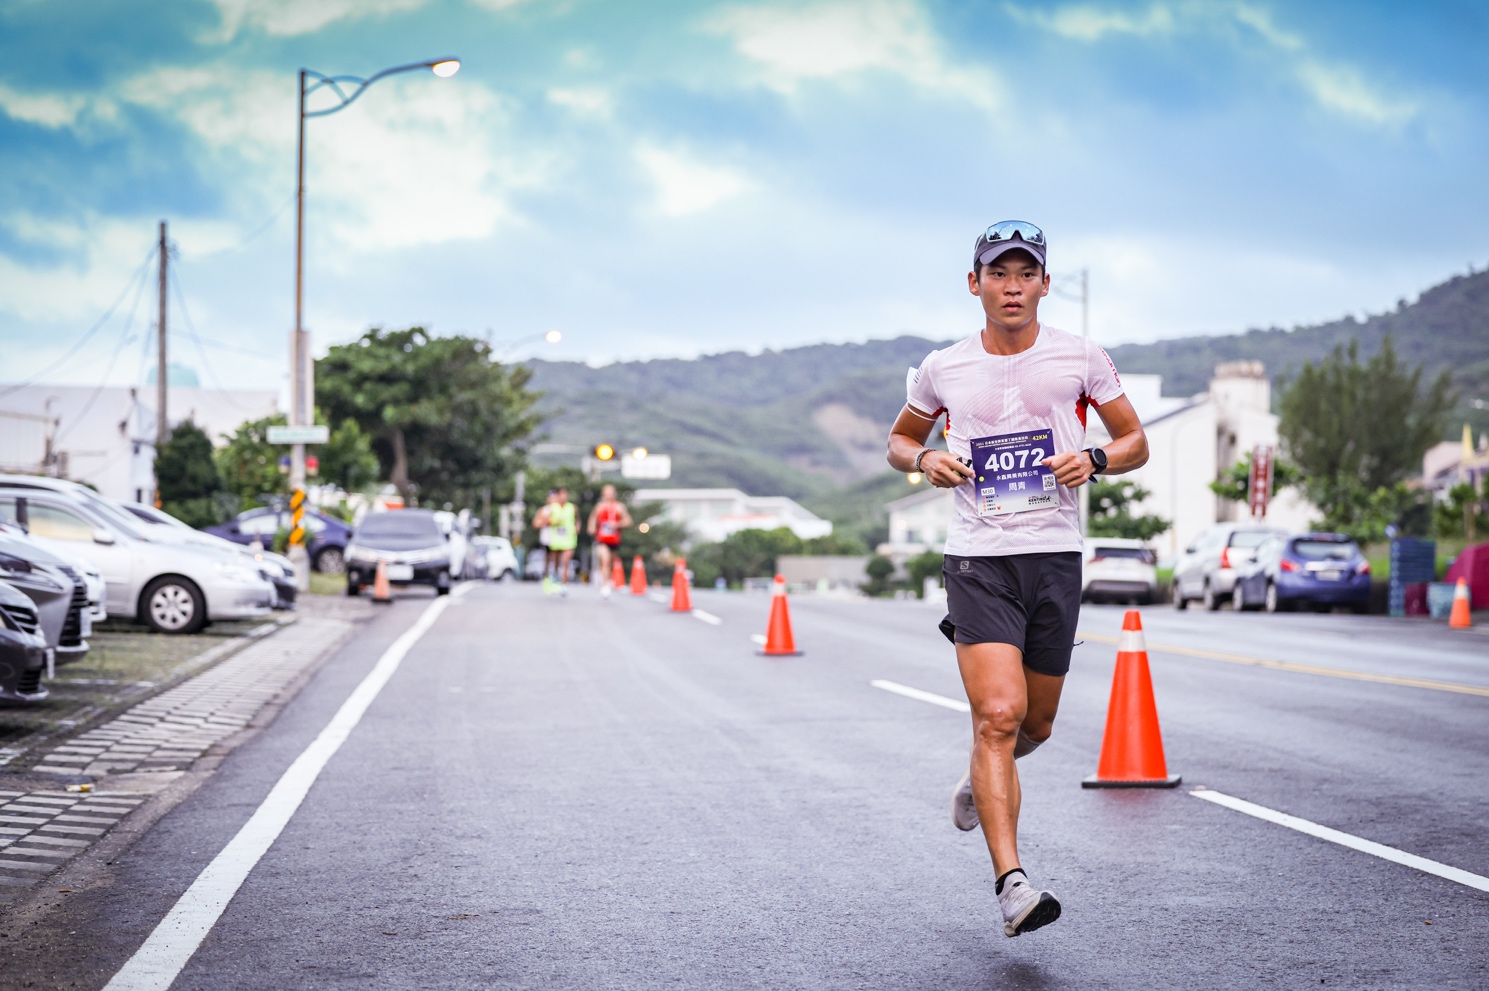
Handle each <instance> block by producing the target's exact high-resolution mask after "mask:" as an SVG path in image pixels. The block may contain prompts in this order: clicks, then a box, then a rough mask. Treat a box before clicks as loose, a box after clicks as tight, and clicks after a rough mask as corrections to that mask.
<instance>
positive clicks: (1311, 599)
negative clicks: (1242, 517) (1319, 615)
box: [1231, 533, 1370, 612]
mask: <svg viewBox="0 0 1489 991" xmlns="http://www.w3.org/2000/svg"><path fill="white" fill-rule="evenodd" d="M1231 601H1232V603H1233V604H1234V605H1235V607H1236V611H1237V612H1239V611H1241V610H1242V609H1266V611H1267V612H1283V611H1286V610H1290V609H1293V608H1294V607H1296V606H1299V605H1312V606H1322V607H1325V608H1327V607H1330V606H1349V607H1350V608H1351V609H1353V610H1355V611H1356V612H1365V611H1366V610H1367V609H1369V608H1370V562H1369V561H1366V560H1365V555H1364V554H1362V553H1360V548H1359V545H1358V544H1356V543H1355V542H1354V540H1352V539H1351V538H1350V537H1349V536H1347V535H1346V534H1342V533H1305V534H1302V535H1301V536H1297V537H1288V536H1277V537H1271V538H1269V539H1268V540H1267V541H1266V543H1264V544H1262V545H1261V547H1259V548H1257V551H1256V560H1255V561H1253V562H1252V563H1251V565H1249V566H1248V567H1247V568H1245V569H1244V570H1243V571H1242V572H1241V574H1240V575H1239V577H1238V578H1237V579H1236V590H1235V592H1234V594H1233V595H1232V598H1231Z"/></svg>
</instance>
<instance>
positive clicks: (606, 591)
mask: <svg viewBox="0 0 1489 991" xmlns="http://www.w3.org/2000/svg"><path fill="white" fill-rule="evenodd" d="M600 598H602V599H608V598H610V583H609V582H606V583H605V584H603V585H601V586H600Z"/></svg>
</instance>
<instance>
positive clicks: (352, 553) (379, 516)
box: [346, 509, 465, 595]
mask: <svg viewBox="0 0 1489 991" xmlns="http://www.w3.org/2000/svg"><path fill="white" fill-rule="evenodd" d="M445 515H446V516H448V515H449V514H448V513H446V514H445ZM441 523H442V521H441V519H440V518H439V515H438V514H436V513H434V512H431V511H430V510H427V509H397V510H390V511H388V512H386V513H368V514H367V516H365V517H364V518H363V519H362V523H361V525H359V526H358V527H357V530H356V532H355V533H354V534H353V535H352V541H351V543H349V544H347V547H346V594H347V595H357V594H358V593H360V592H361V591H362V588H363V586H366V585H371V584H372V582H373V579H374V578H376V577H377V564H378V562H379V561H383V562H386V563H387V567H388V581H389V582H391V583H392V584H394V585H432V586H433V587H434V590H435V592H436V593H437V594H439V595H446V594H448V593H449V591H450V581H451V578H452V577H454V578H458V577H459V576H460V571H461V568H462V566H463V565H464V563H465V541H464V540H463V539H461V540H458V541H457V540H455V539H454V538H453V537H452V535H451V533H450V532H449V531H448V530H447V529H446V528H445V527H444V526H442V525H441Z"/></svg>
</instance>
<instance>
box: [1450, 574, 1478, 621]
mask: <svg viewBox="0 0 1489 991" xmlns="http://www.w3.org/2000/svg"><path fill="white" fill-rule="evenodd" d="M1470 605H1471V603H1470V602H1469V601H1468V579H1466V578H1460V579H1458V587H1457V588H1455V589H1453V613H1452V615H1451V616H1449V617H1448V626H1450V627H1452V628H1453V629H1455V630H1466V629H1468V628H1469V627H1470V626H1472V625H1473V616H1471V615H1470V614H1469V611H1468V610H1469V606H1470Z"/></svg>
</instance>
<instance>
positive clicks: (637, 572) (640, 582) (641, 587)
mask: <svg viewBox="0 0 1489 991" xmlns="http://www.w3.org/2000/svg"><path fill="white" fill-rule="evenodd" d="M631 594H632V595H645V594H646V562H645V561H643V560H641V555H640V554H637V555H636V559H635V560H634V561H632V562H631Z"/></svg>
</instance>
